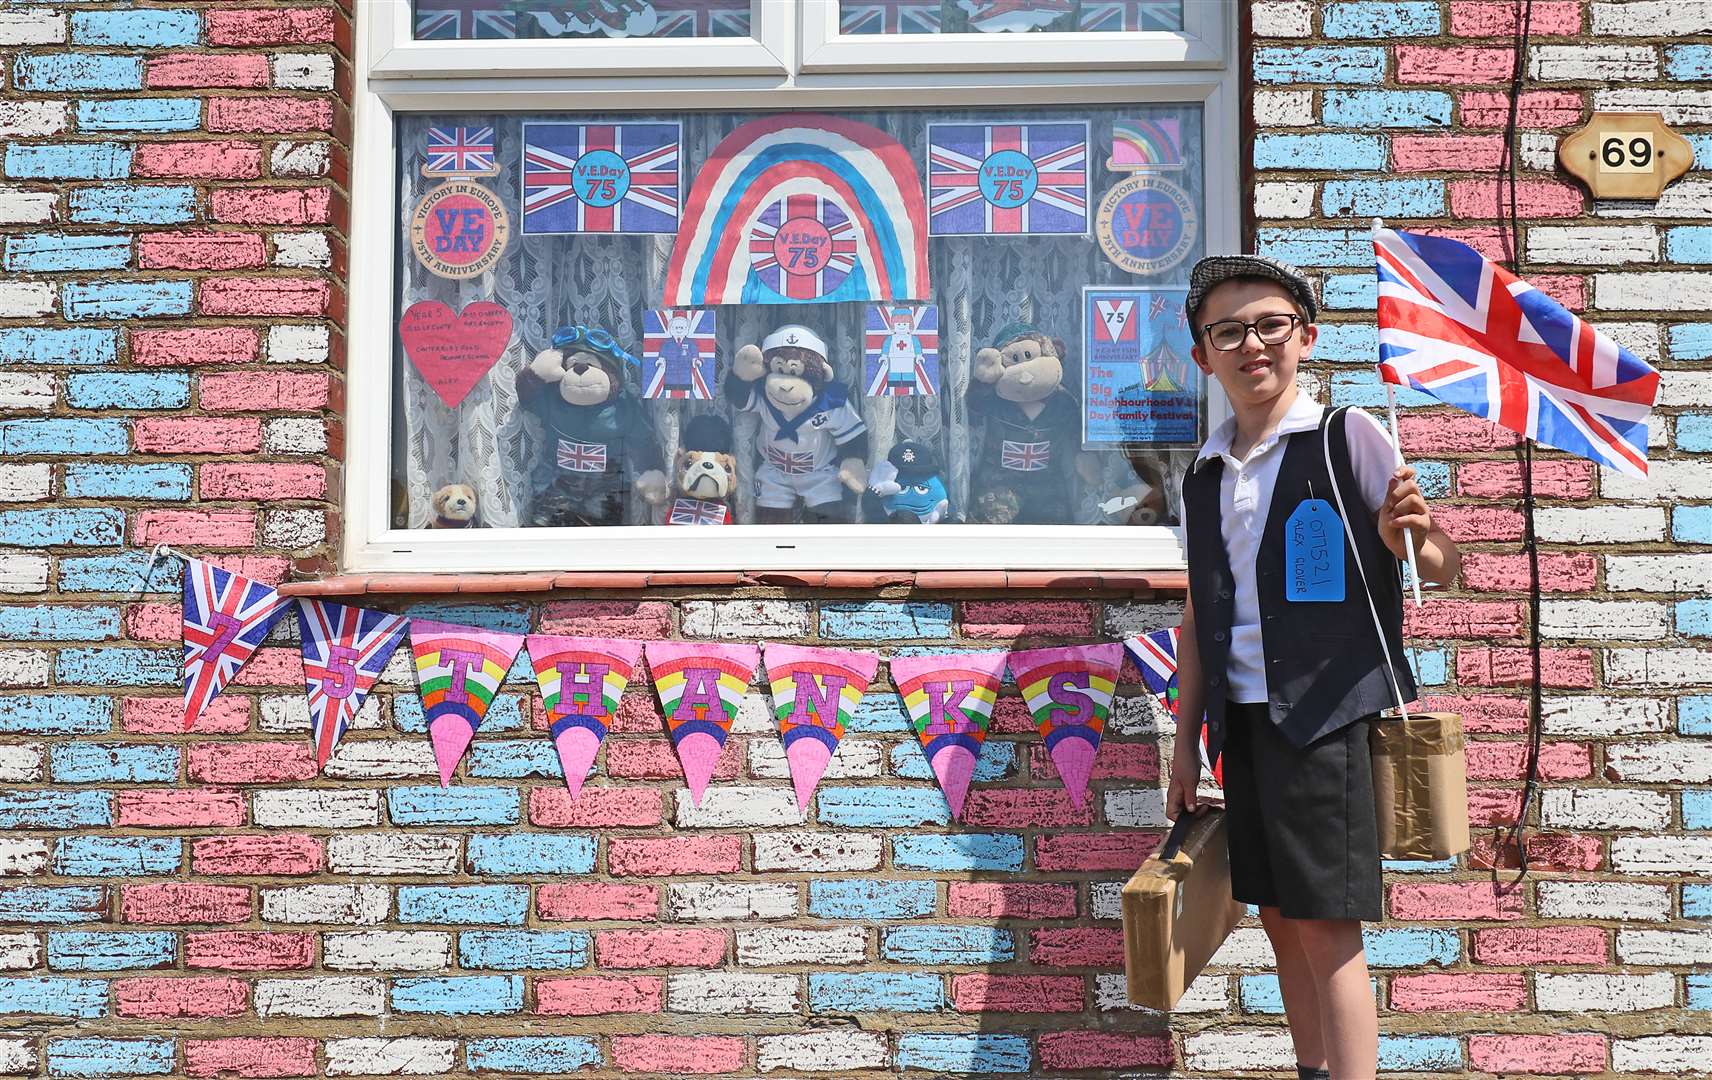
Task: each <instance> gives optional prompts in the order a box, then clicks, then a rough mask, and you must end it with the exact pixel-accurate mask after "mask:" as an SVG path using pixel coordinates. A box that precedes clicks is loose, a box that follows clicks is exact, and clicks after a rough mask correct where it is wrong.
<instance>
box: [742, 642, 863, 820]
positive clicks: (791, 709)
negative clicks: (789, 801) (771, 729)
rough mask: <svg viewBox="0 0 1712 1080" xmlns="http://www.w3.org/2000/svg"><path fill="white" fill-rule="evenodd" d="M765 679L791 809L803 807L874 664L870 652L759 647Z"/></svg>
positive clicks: (772, 646)
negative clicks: (792, 791)
mask: <svg viewBox="0 0 1712 1080" xmlns="http://www.w3.org/2000/svg"><path fill="white" fill-rule="evenodd" d="M762 653H763V655H765V657H766V659H767V681H768V682H769V683H771V684H772V687H773V714H774V715H775V716H777V717H778V719H779V738H780V739H781V740H782V741H783V742H784V744H785V761H786V762H787V763H788V764H789V765H790V768H791V783H792V784H794V785H795V786H796V790H797V809H799V810H806V809H808V803H809V800H810V799H812V798H814V789H815V786H816V785H818V784H819V783H820V778H821V777H822V776H823V775H825V774H826V766H827V763H828V762H830V761H831V760H832V755H833V754H834V753H836V752H837V751H838V741H839V740H840V739H842V738H844V721H846V720H848V719H850V714H851V713H853V712H855V711H856V706H857V705H860V704H861V703H862V695H863V694H864V693H866V692H867V690H868V683H869V682H871V681H873V678H874V672H876V671H878V670H879V668H880V658H879V657H878V656H876V655H874V654H873V653H859V652H849V651H847V650H844V649H808V648H803V647H802V646H800V645H764V646H762Z"/></svg>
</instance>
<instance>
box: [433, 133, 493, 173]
mask: <svg viewBox="0 0 1712 1080" xmlns="http://www.w3.org/2000/svg"><path fill="white" fill-rule="evenodd" d="M423 158H424V160H423V162H422V175H423V176H493V175H495V174H497V173H498V172H499V162H497V161H495V160H494V155H493V128H491V127H431V128H429V129H428V145H427V147H426V148H425V150H424V152H423Z"/></svg>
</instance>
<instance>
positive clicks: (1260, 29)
mask: <svg viewBox="0 0 1712 1080" xmlns="http://www.w3.org/2000/svg"><path fill="white" fill-rule="evenodd" d="M1248 10H1249V17H1250V19H1251V20H1253V21H1252V23H1251V25H1252V26H1253V27H1254V36H1255V37H1284V38H1299V37H1308V36H1310V35H1311V34H1312V33H1313V27H1314V9H1313V8H1312V7H1311V6H1309V5H1308V4H1304V3H1298V2H1291V3H1267V4H1251V5H1249V9H1248Z"/></svg>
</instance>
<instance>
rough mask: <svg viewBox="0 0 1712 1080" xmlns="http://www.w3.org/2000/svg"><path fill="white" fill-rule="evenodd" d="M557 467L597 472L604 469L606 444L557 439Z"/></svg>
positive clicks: (569, 470) (566, 469)
mask: <svg viewBox="0 0 1712 1080" xmlns="http://www.w3.org/2000/svg"><path fill="white" fill-rule="evenodd" d="M558 460H559V468H561V469H564V470H565V471H566V472H575V473H597V472H605V471H606V444H605V443H586V442H572V441H571V440H570V439H560V440H559V455H558Z"/></svg>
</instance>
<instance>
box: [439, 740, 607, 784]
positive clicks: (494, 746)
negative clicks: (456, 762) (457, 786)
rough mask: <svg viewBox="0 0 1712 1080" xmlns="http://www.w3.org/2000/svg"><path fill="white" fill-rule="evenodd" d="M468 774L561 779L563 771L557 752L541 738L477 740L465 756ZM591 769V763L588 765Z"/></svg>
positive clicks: (494, 777)
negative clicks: (501, 740)
mask: <svg viewBox="0 0 1712 1080" xmlns="http://www.w3.org/2000/svg"><path fill="white" fill-rule="evenodd" d="M464 760H465V762H466V763H467V764H466V765H465V767H466V768H467V769H468V770H469V774H470V775H471V776H479V777H482V778H483V779H500V780H523V779H528V778H530V777H549V778H552V779H555V780H557V779H560V778H562V777H563V776H564V775H565V770H564V767H563V766H561V765H560V764H559V752H558V750H557V749H556V748H555V747H554V746H553V744H552V743H550V742H547V741H545V740H542V739H515V740H506V741H504V742H477V743H475V744H474V745H472V746H471V747H470V753H469V756H468V757H467V758H465V759H464ZM590 771H591V772H592V771H593V766H592V765H591V766H590Z"/></svg>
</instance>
